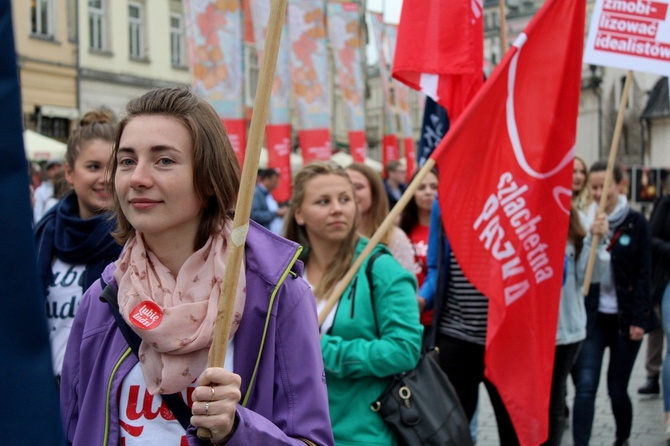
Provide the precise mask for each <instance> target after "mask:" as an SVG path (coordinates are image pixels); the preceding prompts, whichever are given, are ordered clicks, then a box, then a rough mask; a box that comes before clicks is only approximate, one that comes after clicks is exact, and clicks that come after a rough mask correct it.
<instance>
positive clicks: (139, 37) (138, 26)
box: [128, 2, 144, 59]
mask: <svg viewBox="0 0 670 446" xmlns="http://www.w3.org/2000/svg"><path fill="white" fill-rule="evenodd" d="M128 32H129V38H128V42H129V45H130V48H129V53H130V57H131V58H133V59H144V8H143V7H142V5H141V4H139V3H134V2H131V3H128Z"/></svg>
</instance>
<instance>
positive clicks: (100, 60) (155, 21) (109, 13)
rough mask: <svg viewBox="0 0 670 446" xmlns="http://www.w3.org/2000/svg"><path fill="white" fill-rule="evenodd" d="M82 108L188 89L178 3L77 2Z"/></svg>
mask: <svg viewBox="0 0 670 446" xmlns="http://www.w3.org/2000/svg"><path fill="white" fill-rule="evenodd" d="M78 5H79V14H78V29H79V60H78V67H79V104H78V106H79V109H80V110H82V111H86V110H90V109H93V108H100V107H104V108H109V109H111V110H112V111H113V112H115V113H117V114H121V113H122V112H123V110H124V107H125V104H126V103H127V102H128V101H129V100H130V99H132V98H134V97H137V96H139V95H141V94H143V93H144V92H146V91H147V90H149V89H151V88H155V87H162V86H170V85H184V86H186V85H190V74H189V71H188V58H187V57H188V55H187V53H188V51H187V49H186V21H185V16H184V11H183V9H182V3H181V2H180V1H178V0H151V1H149V0H123V1H119V0H114V1H112V0H78Z"/></svg>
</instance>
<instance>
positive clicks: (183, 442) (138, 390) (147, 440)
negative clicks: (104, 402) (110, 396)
mask: <svg viewBox="0 0 670 446" xmlns="http://www.w3.org/2000/svg"><path fill="white" fill-rule="evenodd" d="M224 368H225V369H226V370H232V369H233V340H232V339H231V340H230V341H229V343H228V351H227V354H226V363H225V365H224ZM197 386H198V384H197V380H196V381H194V382H193V384H192V385H189V386H188V387H187V388H186V390H184V391H182V392H181V396H182V398H183V399H184V401H185V402H186V404H187V405H188V407H189V408H190V407H192V406H193V391H194V390H195V388H196V387H197ZM119 424H120V427H121V429H120V432H121V434H120V440H119V445H120V446H147V445H162V446H163V445H164V446H188V440H187V439H186V431H185V430H184V428H183V427H182V426H181V424H179V420H177V418H176V417H175V416H174V415H173V414H172V411H171V410H170V409H169V408H168V406H167V404H166V403H165V401H163V398H162V397H161V395H160V394H157V395H151V394H150V393H149V391H148V390H147V386H146V384H145V382H144V376H143V375H142V369H141V367H140V364H139V363H137V364H136V365H135V367H133V368H132V369H131V370H130V372H129V373H128V375H126V377H125V379H124V380H123V384H122V385H121V394H120V400H119Z"/></svg>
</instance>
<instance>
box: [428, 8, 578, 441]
mask: <svg viewBox="0 0 670 446" xmlns="http://www.w3.org/2000/svg"><path fill="white" fill-rule="evenodd" d="M585 11H586V7H585V0H550V1H547V2H546V3H545V4H544V6H543V7H542V8H541V9H540V10H539V11H538V12H537V14H536V15H535V17H534V18H533V20H532V21H531V22H530V24H529V25H528V27H527V28H526V31H525V33H523V34H521V35H520V36H519V38H517V40H516V41H515V42H514V45H513V47H512V48H511V49H510V51H509V52H508V53H507V54H506V56H505V57H504V58H503V60H502V62H501V63H500V65H499V66H498V67H497V68H496V70H495V71H494V73H493V74H492V75H491V77H490V78H489V80H488V81H487V82H486V83H485V84H484V86H483V88H482V89H481V90H480V92H479V94H478V95H477V96H476V97H475V98H474V99H473V101H472V102H471V103H470V105H469V107H468V108H467V109H466V111H465V112H464V114H463V115H462V116H461V119H459V120H458V121H457V122H456V123H455V125H454V127H453V128H452V129H451V130H449V132H448V133H447V135H446V137H445V139H444V140H443V141H442V142H441V143H440V145H439V146H438V148H437V149H436V150H435V153H433V155H432V158H433V159H434V160H435V161H436V162H437V165H438V167H439V171H440V178H441V179H442V181H440V186H439V194H438V197H439V200H440V205H441V207H442V209H443V210H445V212H443V213H442V218H443V222H444V227H445V230H446V233H447V234H448V237H449V241H450V243H451V246H452V249H453V250H454V253H455V255H456V257H457V258H458V262H459V264H460V265H461V267H462V268H463V272H464V273H465V275H466V276H467V278H468V279H469V280H470V282H472V284H473V285H475V286H476V287H477V289H479V290H480V291H481V292H482V293H483V294H484V295H486V296H488V298H489V299H490V306H489V315H488V331H487V340H486V355H485V363H486V376H487V377H488V378H489V379H490V380H491V381H492V382H493V383H494V384H495V385H496V387H497V389H498V390H499V392H500V395H501V396H502V399H503V401H504V403H505V406H506V407H507V410H508V412H509V414H510V417H511V419H512V422H513V423H514V426H515V430H516V432H517V435H518V437H519V440H520V443H521V444H522V445H538V444H540V443H542V442H543V441H544V440H545V439H546V438H547V431H548V413H549V394H550V389H551V377H552V369H553V360H554V349H555V344H556V325H557V320H558V305H559V300H560V290H561V284H562V278H563V260H564V252H565V245H566V238H567V233H568V218H569V209H570V197H571V181H572V163H573V157H574V153H573V148H574V144H575V138H576V126H577V115H578V110H579V94H580V87H581V71H582V49H583V46H584V15H585ZM482 129H486V131H482Z"/></svg>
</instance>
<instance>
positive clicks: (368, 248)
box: [319, 158, 435, 325]
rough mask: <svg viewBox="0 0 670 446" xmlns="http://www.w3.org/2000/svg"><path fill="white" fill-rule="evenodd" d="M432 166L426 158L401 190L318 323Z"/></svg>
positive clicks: (338, 286)
mask: <svg viewBox="0 0 670 446" xmlns="http://www.w3.org/2000/svg"><path fill="white" fill-rule="evenodd" d="M433 167H435V161H434V160H433V159H432V158H428V160H427V161H426V163H425V164H424V165H423V167H422V168H421V169H420V170H419V171H418V172H417V174H416V176H415V177H414V179H413V180H412V182H411V183H409V185H408V186H407V189H405V192H403V194H402V196H401V197H400V200H398V202H397V203H396V204H395V206H393V208H392V209H391V212H389V214H388V215H387V216H386V218H385V219H384V221H383V222H382V224H381V225H380V226H379V228H377V230H376V231H375V233H374V234H373V235H372V237H370V241H369V242H368V244H367V245H366V246H365V248H363V251H362V252H361V253H360V254H359V255H358V257H356V260H354V263H353V264H352V265H351V268H349V271H347V273H346V274H345V275H344V277H342V280H340V281H339V282H338V283H337V285H336V286H335V288H333V291H332V292H331V293H330V294H329V295H328V299H327V300H326V305H325V306H324V307H323V309H322V310H321V312H320V313H319V325H321V324H323V321H325V320H326V317H327V316H328V313H330V310H332V309H333V307H334V306H335V304H336V303H337V301H339V300H340V296H342V293H344V290H345V289H346V288H347V286H348V285H349V283H350V282H351V281H352V280H353V279H354V276H355V275H356V273H357V272H358V269H359V268H360V267H361V265H362V264H363V261H364V260H365V259H366V258H367V257H368V255H370V253H371V252H372V250H373V249H375V246H377V245H378V244H379V242H380V241H381V239H382V237H383V236H384V235H385V234H386V231H388V230H389V228H390V227H391V226H393V222H394V221H395V219H396V218H397V217H398V216H399V215H400V213H401V212H402V210H403V209H405V206H407V203H409V201H410V200H412V199H413V198H414V193H415V192H416V190H417V189H418V188H419V186H420V185H421V182H422V181H423V179H424V178H425V177H426V175H428V172H430V171H431V170H432V169H433Z"/></svg>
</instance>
